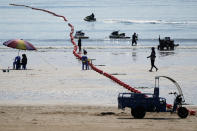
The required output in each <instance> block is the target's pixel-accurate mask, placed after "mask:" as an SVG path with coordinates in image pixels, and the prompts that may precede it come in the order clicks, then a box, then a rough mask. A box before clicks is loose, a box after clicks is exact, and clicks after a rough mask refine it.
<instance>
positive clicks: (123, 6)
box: [0, 0, 197, 104]
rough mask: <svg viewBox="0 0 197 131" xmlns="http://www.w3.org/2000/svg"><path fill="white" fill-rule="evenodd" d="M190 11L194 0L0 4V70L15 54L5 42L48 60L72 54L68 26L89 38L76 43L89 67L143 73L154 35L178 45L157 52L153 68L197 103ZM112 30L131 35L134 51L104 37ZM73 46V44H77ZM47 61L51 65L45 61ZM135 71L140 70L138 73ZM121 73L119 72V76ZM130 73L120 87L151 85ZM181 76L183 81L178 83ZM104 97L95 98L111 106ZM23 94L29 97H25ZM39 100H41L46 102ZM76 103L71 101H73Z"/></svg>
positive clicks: (196, 30) (196, 21) (5, 0)
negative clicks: (29, 47) (23, 44)
mask: <svg viewBox="0 0 197 131" xmlns="http://www.w3.org/2000/svg"><path fill="white" fill-rule="evenodd" d="M10 3H14V4H24V5H28V6H32V7H36V8H42V9H46V10H49V11H52V12H55V13H56V14H59V15H63V16H65V17H66V18H67V19H68V22H65V21H63V19H62V18H60V17H55V16H53V15H51V14H47V13H46V12H42V11H36V10H32V9H29V8H25V7H16V6H11V5H9V4H10ZM196 11H197V1H196V0H173V1H171V0H124V1H120V0H61V1H59V0H18V1H14V0H1V1H0V19H1V20H0V43H1V45H0V51H1V66H2V67H7V66H9V62H6V61H5V60H3V57H5V54H9V53H10V52H14V53H15V52H17V50H14V49H11V48H8V47H5V46H3V45H2V44H3V42H4V41H6V40H9V39H15V38H19V39H24V40H27V41H29V42H31V43H32V44H33V45H34V46H35V47H37V48H38V51H41V52H42V51H43V52H48V54H49V55H50V53H51V52H56V53H57V52H61V53H62V52H67V53H71V54H72V50H73V45H72V44H71V42H70V38H69V33H70V27H69V26H68V23H71V24H72V25H73V26H74V28H75V31H76V30H82V31H84V32H85V34H86V35H87V36H89V39H87V40H82V48H85V49H87V50H88V55H89V56H92V57H94V58H96V59H97V60H96V63H95V64H105V65H107V66H108V67H109V66H111V67H117V70H118V71H119V72H120V73H121V71H122V70H120V68H121V66H128V67H129V66H132V65H139V66H140V67H142V68H143V67H144V68H145V70H143V71H147V70H148V68H149V61H147V59H146V56H148V55H149V54H150V48H151V47H153V46H154V47H157V45H158V44H159V43H158V38H159V36H160V37H161V38H164V37H166V36H168V37H171V38H172V39H174V41H175V44H179V46H178V47H177V48H176V49H175V50H174V51H167V52H166V51H158V50H157V51H156V53H157V59H156V64H157V65H158V66H160V67H162V68H164V69H166V71H164V73H163V72H162V71H161V72H162V75H171V76H173V77H175V79H176V77H178V80H181V81H183V82H182V84H183V85H184V89H183V90H184V92H185V93H186V95H187V97H189V98H187V100H188V101H189V102H190V103H193V104H197V102H196V101H195V100H193V99H192V98H196V96H197V95H196V94H197V91H196V85H197V82H195V81H196V80H195V79H194V78H195V77H196V76H197V71H196V66H197V62H196V61H195V59H196V56H197V54H196V51H197V37H196V36H197V17H196ZM91 13H94V14H95V17H96V19H97V21H96V22H86V21H84V20H83V19H84V17H86V16H87V15H90V14H91ZM115 30H119V32H122V33H125V34H126V36H129V37H131V36H132V34H133V33H134V32H136V33H137V34H138V37H139V40H138V46H136V47H132V46H131V39H128V40H111V39H109V35H110V33H111V32H112V31H115ZM75 41H76V42H77V40H75ZM10 57H11V56H10ZM73 60H75V59H73ZM48 61H49V63H52V61H51V60H50V59H48ZM32 64H33V63H32ZM59 64H60V65H62V66H64V64H65V63H61V62H60V63H59ZM79 66H80V65H79ZM147 66H148V67H147ZM173 66H174V67H177V70H176V71H177V72H179V70H178V69H179V68H180V69H182V72H181V73H180V74H179V75H178V76H176V75H173V73H171V72H173V71H171V70H167V69H168V68H170V67H173ZM180 66H181V67H180ZM183 67H185V68H183ZM187 67H188V68H190V70H189V71H187ZM192 67H193V68H192ZM136 68H137V67H136ZM139 70H140V71H141V68H139ZM183 70H185V71H183ZM110 71H111V70H110ZM159 71H160V70H159ZM123 73H125V72H124V71H123ZM126 73H127V72H126ZM132 73H133V72H132V71H129V73H127V76H125V77H127V78H125V79H124V80H125V82H126V83H128V84H130V85H134V86H139V85H140V84H142V86H146V85H147V86H151V84H150V83H149V82H145V81H146V80H147V79H146V78H145V77H144V76H138V74H139V72H136V74H135V75H136V76H134V77H133V74H132ZM184 75H185V76H187V77H186V78H185V77H183V78H182V76H184ZM191 77H192V78H191ZM140 78H141V79H140ZM153 79H154V78H153ZM102 91H103V90H92V92H91V93H95V92H100V93H99V94H102ZM84 92H85V91H84ZM86 92H87V91H86ZM109 92H110V91H105V93H104V94H103V96H102V97H101V98H104V96H106V95H109V96H108V97H107V98H106V101H105V102H104V103H111V102H110V101H111V100H112V99H113V102H112V103H113V104H114V103H115V101H116V100H114V98H110V96H111V95H110V93H109ZM29 93H30V94H31V92H29ZM80 93H81V92H80ZM8 94H10V92H9V93H8ZM24 94H26V93H24ZM89 94H90V93H89ZM115 94H116V95H117V92H114V94H113V95H115ZM11 95H13V94H12V93H11V94H10V95H9V96H11ZM26 95H28V93H27V94H26ZM53 95H55V96H58V95H60V94H58V93H53ZM62 95H63V94H62ZM85 95H86V94H84V96H85ZM4 97H5V96H4ZM43 97H44V95H43ZM59 97H60V96H58V98H59ZM90 97H92V96H90ZM41 98H42V97H41ZM41 98H40V99H41ZM44 98H45V99H46V97H44ZM44 98H43V99H44ZM83 98H84V97H83ZM12 99H14V98H12ZM30 99H31V98H30ZM32 99H33V98H32ZM62 99H63V98H62ZM80 99H82V98H80ZM87 99H88V98H87ZM107 99H108V100H107ZM1 100H3V97H1ZM77 100H78V99H77V98H76V99H75V100H73V101H77ZM99 100H100V99H99ZM84 101H85V100H84ZM92 103H94V102H92Z"/></svg>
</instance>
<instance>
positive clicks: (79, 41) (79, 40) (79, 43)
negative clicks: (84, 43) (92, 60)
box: [78, 37, 81, 52]
mask: <svg viewBox="0 0 197 131" xmlns="http://www.w3.org/2000/svg"><path fill="white" fill-rule="evenodd" d="M78 47H79V52H81V38H80V37H79V39H78Z"/></svg>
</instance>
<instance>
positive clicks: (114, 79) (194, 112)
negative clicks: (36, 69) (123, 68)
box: [10, 4, 196, 115]
mask: <svg viewBox="0 0 197 131" xmlns="http://www.w3.org/2000/svg"><path fill="white" fill-rule="evenodd" d="M10 5H12V6H23V7H26V8H31V9H33V10H39V11H43V12H46V13H49V14H52V15H54V16H56V17H60V18H63V20H64V21H65V22H67V19H66V18H65V17H64V16H62V15H58V14H56V13H54V12H51V11H48V10H45V9H40V8H34V7H31V6H26V5H19V4H10ZM68 26H69V27H70V28H71V32H70V40H71V42H72V44H73V46H74V49H73V54H74V55H75V57H77V58H78V59H80V60H81V55H79V54H78V53H77V45H76V43H75V41H74V37H73V33H74V26H73V25H72V24H70V23H68ZM88 64H89V66H90V67H91V68H92V70H94V71H96V72H98V73H99V74H101V75H104V76H106V77H107V78H109V79H111V80H112V81H114V82H116V83H117V84H119V85H120V86H122V87H124V88H126V89H128V90H129V91H131V92H134V93H141V92H140V91H138V90H136V89H135V88H133V87H131V86H130V85H128V84H126V83H124V82H122V81H121V80H119V79H118V78H116V77H114V76H112V75H110V74H108V73H107V72H104V71H102V70H101V69H99V68H97V67H96V66H95V65H94V64H92V63H90V62H89V63H88ZM167 107H168V108H171V107H172V105H170V104H167ZM189 112H190V115H195V114H196V111H194V110H189Z"/></svg>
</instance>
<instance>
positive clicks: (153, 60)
mask: <svg viewBox="0 0 197 131" xmlns="http://www.w3.org/2000/svg"><path fill="white" fill-rule="evenodd" d="M151 49H152V52H151V55H150V56H148V57H147V58H150V60H151V69H150V70H149V71H150V72H152V69H153V67H154V68H155V69H156V71H157V70H158V68H157V67H156V66H155V58H156V53H155V48H154V47H152V48H151Z"/></svg>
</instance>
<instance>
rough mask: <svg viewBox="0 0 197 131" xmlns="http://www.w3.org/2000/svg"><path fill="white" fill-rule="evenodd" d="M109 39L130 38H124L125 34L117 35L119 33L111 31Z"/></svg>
mask: <svg viewBox="0 0 197 131" xmlns="http://www.w3.org/2000/svg"><path fill="white" fill-rule="evenodd" d="M109 38H111V39H130V37H128V36H125V33H119V31H113V32H112V33H111V34H110V36H109Z"/></svg>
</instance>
